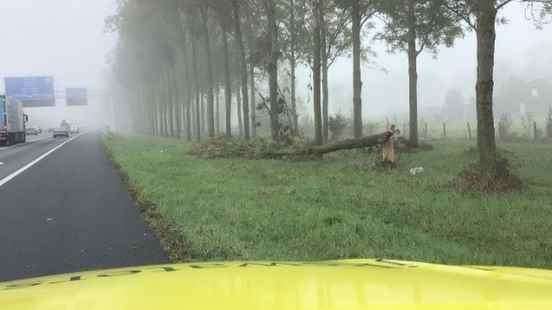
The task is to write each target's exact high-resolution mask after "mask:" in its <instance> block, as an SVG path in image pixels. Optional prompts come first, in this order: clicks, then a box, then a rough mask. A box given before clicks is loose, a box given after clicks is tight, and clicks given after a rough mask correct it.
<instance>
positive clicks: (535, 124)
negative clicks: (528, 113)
mask: <svg viewBox="0 0 552 310" xmlns="http://www.w3.org/2000/svg"><path fill="white" fill-rule="evenodd" d="M538 138H539V137H538V133H537V122H533V140H534V141H537V139H538Z"/></svg>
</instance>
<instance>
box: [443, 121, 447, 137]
mask: <svg viewBox="0 0 552 310" xmlns="http://www.w3.org/2000/svg"><path fill="white" fill-rule="evenodd" d="M446 137H447V123H443V138H446Z"/></svg>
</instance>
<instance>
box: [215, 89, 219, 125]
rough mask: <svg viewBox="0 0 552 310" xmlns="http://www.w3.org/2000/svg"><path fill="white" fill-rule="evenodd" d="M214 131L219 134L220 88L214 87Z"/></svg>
mask: <svg viewBox="0 0 552 310" xmlns="http://www.w3.org/2000/svg"><path fill="white" fill-rule="evenodd" d="M215 125H216V126H215V133H216V134H217V135H219V134H220V88H219V87H218V85H217V87H216V91H215Z"/></svg>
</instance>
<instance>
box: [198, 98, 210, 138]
mask: <svg viewBox="0 0 552 310" xmlns="http://www.w3.org/2000/svg"><path fill="white" fill-rule="evenodd" d="M205 105H206V104H205V94H204V93H203V90H202V92H201V96H200V99H199V113H200V118H201V124H202V125H203V126H201V131H202V132H203V133H204V134H205V133H206V132H207V122H206V119H207V115H206V114H207V113H205ZM207 136H208V134H207Z"/></svg>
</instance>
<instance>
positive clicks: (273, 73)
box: [265, 0, 281, 142]
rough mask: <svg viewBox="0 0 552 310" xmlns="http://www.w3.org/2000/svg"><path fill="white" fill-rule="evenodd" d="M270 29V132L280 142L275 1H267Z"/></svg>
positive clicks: (278, 53)
mask: <svg viewBox="0 0 552 310" xmlns="http://www.w3.org/2000/svg"><path fill="white" fill-rule="evenodd" d="M265 5H266V11H267V17H268V29H269V45H270V46H269V47H270V61H269V64H268V79H269V82H268V83H269V90H270V132H271V135H272V140H274V141H276V142H279V141H280V140H281V137H280V120H279V115H280V113H279V112H280V111H279V110H280V109H279V107H278V58H279V55H280V50H279V46H278V44H279V43H278V25H277V23H276V12H275V11H276V8H275V4H274V0H265Z"/></svg>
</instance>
